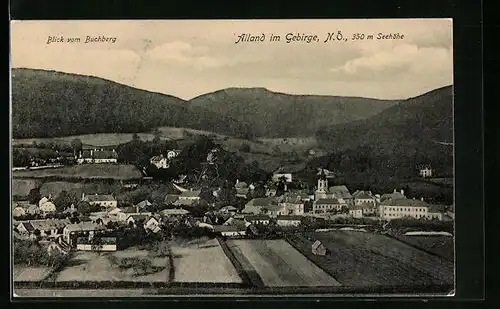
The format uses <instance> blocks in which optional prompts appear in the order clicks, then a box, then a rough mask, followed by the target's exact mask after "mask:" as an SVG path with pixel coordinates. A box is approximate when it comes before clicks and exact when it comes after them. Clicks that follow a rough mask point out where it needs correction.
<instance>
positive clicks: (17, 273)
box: [12, 265, 52, 281]
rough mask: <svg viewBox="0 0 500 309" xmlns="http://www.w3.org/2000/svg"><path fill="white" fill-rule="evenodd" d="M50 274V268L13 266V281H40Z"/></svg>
mask: <svg viewBox="0 0 500 309" xmlns="http://www.w3.org/2000/svg"><path fill="white" fill-rule="evenodd" d="M51 272H52V268H50V267H27V266H23V265H14V273H13V274H12V275H13V276H12V277H13V279H14V281H42V280H43V279H45V278H46V277H47V276H49V275H50V273H51Z"/></svg>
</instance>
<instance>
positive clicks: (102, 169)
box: [12, 164, 142, 180]
mask: <svg viewBox="0 0 500 309" xmlns="http://www.w3.org/2000/svg"><path fill="white" fill-rule="evenodd" d="M12 175H13V177H14V178H51V177H54V178H61V179H115V180H133V179H140V178H142V174H141V172H140V171H139V170H138V169H137V168H136V167H135V166H133V165H129V164H82V165H73V166H65V167H60V168H51V169H44V170H32V171H16V172H13V173H12Z"/></svg>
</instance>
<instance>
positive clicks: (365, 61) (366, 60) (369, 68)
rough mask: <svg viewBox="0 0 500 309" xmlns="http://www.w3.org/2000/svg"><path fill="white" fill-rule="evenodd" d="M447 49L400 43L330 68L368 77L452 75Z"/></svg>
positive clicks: (352, 75)
mask: <svg viewBox="0 0 500 309" xmlns="http://www.w3.org/2000/svg"><path fill="white" fill-rule="evenodd" d="M451 56H452V55H451V51H450V50H447V49H444V48H435V47H426V48H419V47H418V46H416V45H410V44H403V45H398V46H394V47H393V48H392V49H390V50H384V51H380V52H375V53H372V54H371V55H366V56H363V57H359V58H356V59H353V60H349V61H347V62H346V63H345V64H343V65H341V66H337V67H334V68H332V69H331V70H330V71H331V72H333V73H338V74H342V75H345V76H347V77H356V78H361V79H364V78H371V77H372V76H373V75H375V74H376V75H377V76H378V77H384V75H385V77H388V78H389V77H391V75H393V74H400V73H401V74H422V73H426V74H437V73H445V74H450V75H452V57H451Z"/></svg>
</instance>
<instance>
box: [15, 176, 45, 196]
mask: <svg viewBox="0 0 500 309" xmlns="http://www.w3.org/2000/svg"><path fill="white" fill-rule="evenodd" d="M40 185H41V181H40V180H36V179H12V195H14V196H27V195H28V194H29V193H30V190H31V189H35V188H38V187H39V186H40Z"/></svg>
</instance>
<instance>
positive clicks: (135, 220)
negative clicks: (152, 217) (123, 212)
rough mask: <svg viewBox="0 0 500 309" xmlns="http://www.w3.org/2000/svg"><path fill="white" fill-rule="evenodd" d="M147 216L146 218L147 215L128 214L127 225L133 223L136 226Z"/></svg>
mask: <svg viewBox="0 0 500 309" xmlns="http://www.w3.org/2000/svg"><path fill="white" fill-rule="evenodd" d="M147 218H148V216H147V215H135V214H134V215H130V216H128V217H127V220H126V222H127V224H128V225H131V224H133V225H134V226H137V225H138V224H139V223H141V222H144V221H146V219H147Z"/></svg>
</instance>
